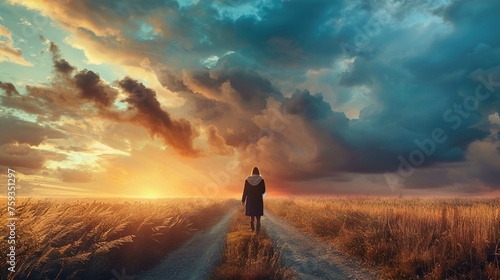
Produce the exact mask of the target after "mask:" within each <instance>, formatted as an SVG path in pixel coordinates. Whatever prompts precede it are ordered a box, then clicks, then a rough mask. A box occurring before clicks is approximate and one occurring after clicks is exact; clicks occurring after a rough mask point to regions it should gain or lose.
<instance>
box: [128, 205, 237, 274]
mask: <svg viewBox="0 0 500 280" xmlns="http://www.w3.org/2000/svg"><path fill="white" fill-rule="evenodd" d="M235 213H236V207H235V208H233V209H231V211H230V212H229V213H228V214H226V215H225V216H224V217H222V219H221V220H220V221H219V222H218V223H217V224H216V225H214V226H212V227H211V228H210V229H207V230H203V231H200V232H197V233H196V234H195V235H194V236H193V237H192V238H191V239H190V240H188V241H187V242H186V243H185V244H183V245H182V246H181V247H180V248H179V249H177V250H175V251H173V252H171V253H170V254H169V255H168V256H167V257H166V258H165V259H164V260H163V261H162V262H161V263H160V264H159V265H158V266H156V267H154V268H153V269H151V270H149V271H146V272H145V273H143V274H142V275H140V276H139V277H138V279H143V280H161V279H193V280H198V279H208V278H209V277H210V274H211V272H212V270H213V268H214V267H215V265H216V264H217V262H218V260H219V257H220V255H221V253H222V251H223V249H224V239H225V235H226V233H227V230H228V228H229V223H230V222H231V218H232V217H233V216H234V214H235Z"/></svg>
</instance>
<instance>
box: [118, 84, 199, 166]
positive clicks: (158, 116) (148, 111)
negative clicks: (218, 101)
mask: <svg viewBox="0 0 500 280" xmlns="http://www.w3.org/2000/svg"><path fill="white" fill-rule="evenodd" d="M118 85H119V86H120V87H121V88H122V89H123V90H124V91H125V92H127V93H128V94H129V96H128V97H127V98H126V99H125V101H126V102H127V103H128V104H129V110H132V109H135V110H137V115H136V116H134V117H133V119H131V121H132V122H134V123H138V124H141V125H143V126H144V127H146V128H147V129H148V130H149V132H150V133H151V134H152V135H153V136H155V135H159V136H161V137H163V139H164V140H165V143H166V144H168V145H172V146H173V147H174V148H176V149H178V150H179V151H180V152H181V153H182V154H183V155H187V156H196V155H198V153H199V151H197V150H196V149H195V148H194V147H193V138H194V137H195V136H197V134H196V131H194V130H193V128H192V127H191V124H190V123H189V121H187V120H185V119H179V120H174V119H172V118H171V117H170V115H169V114H168V113H167V112H166V111H164V110H163V109H162V108H161V105H160V102H158V100H157V99H156V93H155V92H154V91H153V90H152V89H149V88H147V87H145V86H144V85H143V84H142V83H139V82H137V81H136V80H133V79H131V78H129V77H126V78H124V79H123V80H121V81H119V82H118Z"/></svg>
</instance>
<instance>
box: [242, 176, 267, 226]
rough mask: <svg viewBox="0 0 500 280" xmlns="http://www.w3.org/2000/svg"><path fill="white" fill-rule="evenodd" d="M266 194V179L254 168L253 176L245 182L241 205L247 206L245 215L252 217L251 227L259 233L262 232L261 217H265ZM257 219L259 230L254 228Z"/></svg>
mask: <svg viewBox="0 0 500 280" xmlns="http://www.w3.org/2000/svg"><path fill="white" fill-rule="evenodd" d="M265 192H266V184H265V183H264V178H262V176H260V171H259V168H257V167H254V168H253V170H252V175H250V176H248V177H247V179H246V180H245V189H244V190H243V197H242V198H241V205H243V206H244V205H245V201H246V209H245V215H247V216H250V227H251V229H252V231H254V229H256V230H257V232H259V230H260V216H262V215H264V201H263V199H262V195H263V194H264V193H265ZM255 218H256V219H257V228H255V227H254V219H255Z"/></svg>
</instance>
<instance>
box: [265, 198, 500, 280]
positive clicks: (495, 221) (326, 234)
mask: <svg viewBox="0 0 500 280" xmlns="http://www.w3.org/2000/svg"><path fill="white" fill-rule="evenodd" d="M266 206H267V208H268V209H269V210H271V211H273V212H274V213H276V214H278V215H279V216H281V217H283V218H285V219H287V220H289V221H291V222H292V223H293V224H295V225H296V226H298V227H300V228H302V229H303V230H305V231H308V232H310V233H313V234H314V235H316V236H318V237H320V238H322V239H323V240H324V241H325V242H331V243H332V245H334V246H335V247H336V248H338V249H340V250H342V251H344V252H346V253H348V254H350V255H353V256H356V257H359V258H361V259H362V260H364V261H365V262H366V263H368V264H372V265H376V266H380V267H381V270H382V273H383V275H384V278H387V279H500V265H499V260H500V199H472V198H471V199H458V198H457V199H406V198H404V199H388V198H387V199H382V198H359V199H358V198H356V199H348V198H346V199H341V198H338V199H280V200H268V201H267V203H266Z"/></svg>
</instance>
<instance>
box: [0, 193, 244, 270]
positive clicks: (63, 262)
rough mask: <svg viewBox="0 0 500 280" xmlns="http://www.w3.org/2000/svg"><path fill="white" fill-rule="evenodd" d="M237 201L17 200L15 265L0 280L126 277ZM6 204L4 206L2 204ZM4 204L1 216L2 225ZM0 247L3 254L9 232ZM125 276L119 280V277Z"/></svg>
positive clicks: (212, 221)
mask: <svg viewBox="0 0 500 280" xmlns="http://www.w3.org/2000/svg"><path fill="white" fill-rule="evenodd" d="M235 203H236V201H222V200H207V199H205V200H204V199H165V200H150V201H146V200H143V201H137V200H136V201H125V200H97V201H95V200H91V199H83V200H70V201H64V200H55V199H53V200H51V199H46V200H29V199H27V200H24V201H22V202H19V201H18V204H17V207H16V215H17V218H18V220H17V221H16V229H15V233H16V244H15V254H16V265H15V271H16V272H15V273H9V271H8V270H7V266H8V265H9V264H8V263H7V262H6V261H2V262H1V264H0V269H1V270H2V275H1V278H2V279H8V277H9V278H12V277H15V279H27V278H28V277H29V278H30V279H94V280H98V279H106V280H109V279H112V278H113V277H114V278H117V279H128V278H126V277H128V276H130V275H134V274H137V273H138V272H140V271H143V270H146V269H148V268H150V267H153V266H154V265H156V264H157V263H158V262H159V261H160V260H161V259H162V258H163V257H164V256H165V254H166V253H168V252H169V251H171V250H173V249H175V248H177V247H178V246H179V245H180V244H181V243H182V242H183V241H185V240H186V239H188V238H189V237H190V236H191V235H192V233H193V232H194V231H196V230H198V229H204V228H207V227H209V226H211V225H212V224H215V223H216V222H217V220H218V219H219V218H220V217H221V216H222V215H223V214H224V213H226V212H227V211H228V209H230V208H231V207H233V206H234V204H235ZM5 205H6V202H5ZM6 210H7V207H5V209H4V208H3V207H2V209H1V211H0V216H1V219H2V221H7V217H8V213H7V211H6ZM5 232H7V234H2V240H1V244H0V250H1V252H2V253H3V254H4V256H5V259H6V258H7V257H6V254H7V253H8V252H9V249H10V248H9V246H11V245H10V244H8V242H7V240H8V231H5ZM124 277H125V278H124Z"/></svg>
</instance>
